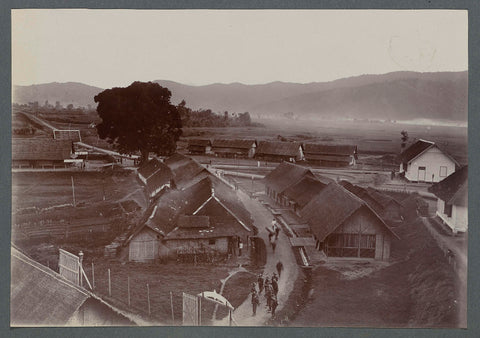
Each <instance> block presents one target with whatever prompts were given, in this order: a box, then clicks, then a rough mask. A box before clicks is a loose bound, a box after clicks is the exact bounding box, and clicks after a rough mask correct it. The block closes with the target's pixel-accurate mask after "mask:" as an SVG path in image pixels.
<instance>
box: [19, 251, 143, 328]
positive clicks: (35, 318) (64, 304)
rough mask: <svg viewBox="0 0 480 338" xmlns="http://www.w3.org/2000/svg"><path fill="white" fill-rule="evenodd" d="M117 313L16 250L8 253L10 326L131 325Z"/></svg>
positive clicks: (93, 296)
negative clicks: (9, 268)
mask: <svg viewBox="0 0 480 338" xmlns="http://www.w3.org/2000/svg"><path fill="white" fill-rule="evenodd" d="M132 324H134V322H132V321H131V320H130V319H128V318H127V317H126V316H125V315H124V314H122V313H121V312H120V311H119V310H117V309H115V308H114V307H113V306H111V305H109V304H108V303H106V302H105V301H103V300H101V299H100V298H98V297H97V296H95V295H94V294H92V293H91V292H89V291H87V290H86V289H84V288H82V287H80V286H78V285H75V284H73V283H72V282H70V281H68V280H67V279H65V278H63V277H62V276H61V275H60V274H58V273H57V272H55V271H53V270H51V269H50V268H47V267H46V266H44V265H42V264H40V263H38V262H36V261H34V260H33V259H31V258H30V257H28V256H27V255H25V254H24V253H22V252H21V251H20V250H18V249H17V248H16V247H15V246H13V245H12V250H11V285H10V325H11V326H15V327H19V326H66V325H69V326H71V325H75V326H106V325H116V326H119V325H132Z"/></svg>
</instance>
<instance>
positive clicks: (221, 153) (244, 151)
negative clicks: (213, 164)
mask: <svg viewBox="0 0 480 338" xmlns="http://www.w3.org/2000/svg"><path fill="white" fill-rule="evenodd" d="M256 148H257V141H255V140H254V139H214V140H213V143H212V151H213V152H214V153H215V156H218V157H238V158H253V157H254V156H255V150H256Z"/></svg>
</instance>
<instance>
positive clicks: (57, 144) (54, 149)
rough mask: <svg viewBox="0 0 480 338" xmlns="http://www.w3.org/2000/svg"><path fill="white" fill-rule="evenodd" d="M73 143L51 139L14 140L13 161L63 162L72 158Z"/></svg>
mask: <svg viewBox="0 0 480 338" xmlns="http://www.w3.org/2000/svg"><path fill="white" fill-rule="evenodd" d="M71 153H72V141H70V140H55V139H51V138H29V139H25V138H12V160H17V161H20V160H25V161H29V160H31V161H41V160H47V161H63V160H65V159H69V158H70V154H71Z"/></svg>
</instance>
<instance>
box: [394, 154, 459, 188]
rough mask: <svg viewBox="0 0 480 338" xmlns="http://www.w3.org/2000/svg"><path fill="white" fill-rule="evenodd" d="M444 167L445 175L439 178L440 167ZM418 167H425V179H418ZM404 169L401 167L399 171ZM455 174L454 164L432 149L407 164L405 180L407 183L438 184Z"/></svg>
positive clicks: (445, 156)
mask: <svg viewBox="0 0 480 338" xmlns="http://www.w3.org/2000/svg"><path fill="white" fill-rule="evenodd" d="M441 166H444V167H446V175H445V176H440V167H441ZM419 167H425V168H426V170H425V179H423V177H419V170H418V168H419ZM402 169H404V168H403V167H402V166H401V167H400V170H402ZM454 172H455V162H454V161H452V160H451V159H450V158H449V157H448V156H447V155H445V154H444V153H443V152H442V151H441V150H440V149H438V148H437V147H432V148H430V149H428V150H427V151H425V152H424V153H423V154H421V155H420V156H418V157H417V158H414V159H413V160H412V161H410V162H408V167H407V170H406V172H405V178H407V179H408V180H409V181H415V182H417V181H420V182H423V181H425V182H440V181H441V180H443V179H444V178H445V177H447V176H449V175H450V174H453V173H454Z"/></svg>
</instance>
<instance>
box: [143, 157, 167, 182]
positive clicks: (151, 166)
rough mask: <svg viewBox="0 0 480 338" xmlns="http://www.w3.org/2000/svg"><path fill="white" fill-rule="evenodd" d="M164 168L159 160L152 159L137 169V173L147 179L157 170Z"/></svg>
mask: <svg viewBox="0 0 480 338" xmlns="http://www.w3.org/2000/svg"><path fill="white" fill-rule="evenodd" d="M162 167H165V164H163V163H162V162H161V161H160V160H158V159H156V158H152V159H151V160H150V161H148V162H147V163H145V164H144V165H142V166H141V167H140V168H138V173H139V174H140V175H142V176H143V177H145V178H146V179H148V178H149V177H150V176H152V175H153V174H154V173H155V172H156V171H157V170H158V169H160V168H162Z"/></svg>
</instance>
